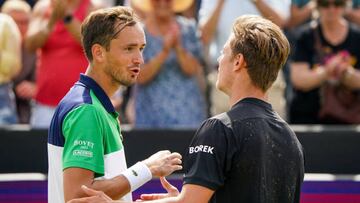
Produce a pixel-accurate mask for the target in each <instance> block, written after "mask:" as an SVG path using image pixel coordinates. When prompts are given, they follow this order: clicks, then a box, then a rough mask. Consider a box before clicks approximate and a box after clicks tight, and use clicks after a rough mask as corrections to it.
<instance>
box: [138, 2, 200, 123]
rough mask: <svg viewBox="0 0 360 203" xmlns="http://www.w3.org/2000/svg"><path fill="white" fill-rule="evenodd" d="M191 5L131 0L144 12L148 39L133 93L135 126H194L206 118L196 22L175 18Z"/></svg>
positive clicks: (179, 17) (187, 3)
mask: <svg viewBox="0 0 360 203" xmlns="http://www.w3.org/2000/svg"><path fill="white" fill-rule="evenodd" d="M192 2H193V1H192V0H186V1H185V0H147V1H140V0H133V1H132V5H134V6H135V7H136V8H137V9H139V10H141V11H142V12H143V13H144V14H145V22H144V24H145V26H144V29H145V34H146V39H147V45H146V47H145V49H144V60H145V64H144V65H143V67H142V70H141V72H140V75H139V79H138V85H137V86H136V89H135V126H136V127H140V128H150V127H155V128H173V127H175V128H195V127H197V126H198V125H199V124H200V122H202V121H203V120H204V119H205V118H206V103H205V96H204V92H203V91H202V89H201V85H202V84H203V83H202V81H201V77H202V76H203V75H202V67H203V66H202V60H203V58H202V46H201V44H200V41H199V39H198V38H197V35H196V27H195V21H194V20H189V19H187V18H185V17H182V16H176V15H175V12H181V11H184V10H185V9H187V8H188V7H189V6H190V5H191V3H192ZM154 8H156V12H155V9H154Z"/></svg>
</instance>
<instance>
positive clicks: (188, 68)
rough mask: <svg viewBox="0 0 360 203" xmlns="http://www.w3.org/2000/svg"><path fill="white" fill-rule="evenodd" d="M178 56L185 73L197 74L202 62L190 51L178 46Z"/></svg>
mask: <svg viewBox="0 0 360 203" xmlns="http://www.w3.org/2000/svg"><path fill="white" fill-rule="evenodd" d="M176 56H177V59H178V62H179V64H180V68H181V70H182V72H183V73H184V74H185V75H188V76H192V75H195V74H196V73H197V71H198V69H199V67H201V66H200V63H199V62H198V60H197V59H196V58H195V57H194V56H193V55H192V54H190V53H188V52H187V51H186V50H185V49H184V48H183V47H180V46H179V47H176Z"/></svg>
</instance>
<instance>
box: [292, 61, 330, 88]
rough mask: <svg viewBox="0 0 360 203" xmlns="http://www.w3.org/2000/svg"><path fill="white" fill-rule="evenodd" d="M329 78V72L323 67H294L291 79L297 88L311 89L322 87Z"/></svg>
mask: <svg viewBox="0 0 360 203" xmlns="http://www.w3.org/2000/svg"><path fill="white" fill-rule="evenodd" d="M326 79H327V73H326V71H325V69H324V68H323V67H317V68H315V69H311V70H310V69H306V70H305V69H303V70H296V68H292V71H291V81H292V83H293V85H294V87H295V88H296V89H299V90H302V91H310V90H312V89H315V88H318V87H320V86H321V85H322V84H323V83H324V82H325V81H326Z"/></svg>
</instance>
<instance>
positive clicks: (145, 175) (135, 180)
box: [121, 162, 152, 192]
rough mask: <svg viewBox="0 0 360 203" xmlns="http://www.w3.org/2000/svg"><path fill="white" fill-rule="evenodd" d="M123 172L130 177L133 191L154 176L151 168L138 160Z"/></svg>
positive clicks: (127, 177)
mask: <svg viewBox="0 0 360 203" xmlns="http://www.w3.org/2000/svg"><path fill="white" fill-rule="evenodd" d="M121 174H122V175H123V176H125V177H126V179H128V181H129V183H130V190H131V192H132V191H134V190H136V189H138V188H139V187H140V186H142V185H143V184H145V183H146V182H148V181H149V180H151V178H152V174H151V171H150V169H149V168H148V167H147V166H146V164H144V163H143V162H137V163H136V164H134V165H133V166H131V167H130V168H128V169H126V170H125V171H124V172H122V173H121Z"/></svg>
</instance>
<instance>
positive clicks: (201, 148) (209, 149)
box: [189, 145, 214, 154]
mask: <svg viewBox="0 0 360 203" xmlns="http://www.w3.org/2000/svg"><path fill="white" fill-rule="evenodd" d="M213 150H214V147H211V146H208V145H198V146H195V147H189V154H193V153H198V152H204V153H208V154H214V152H213Z"/></svg>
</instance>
